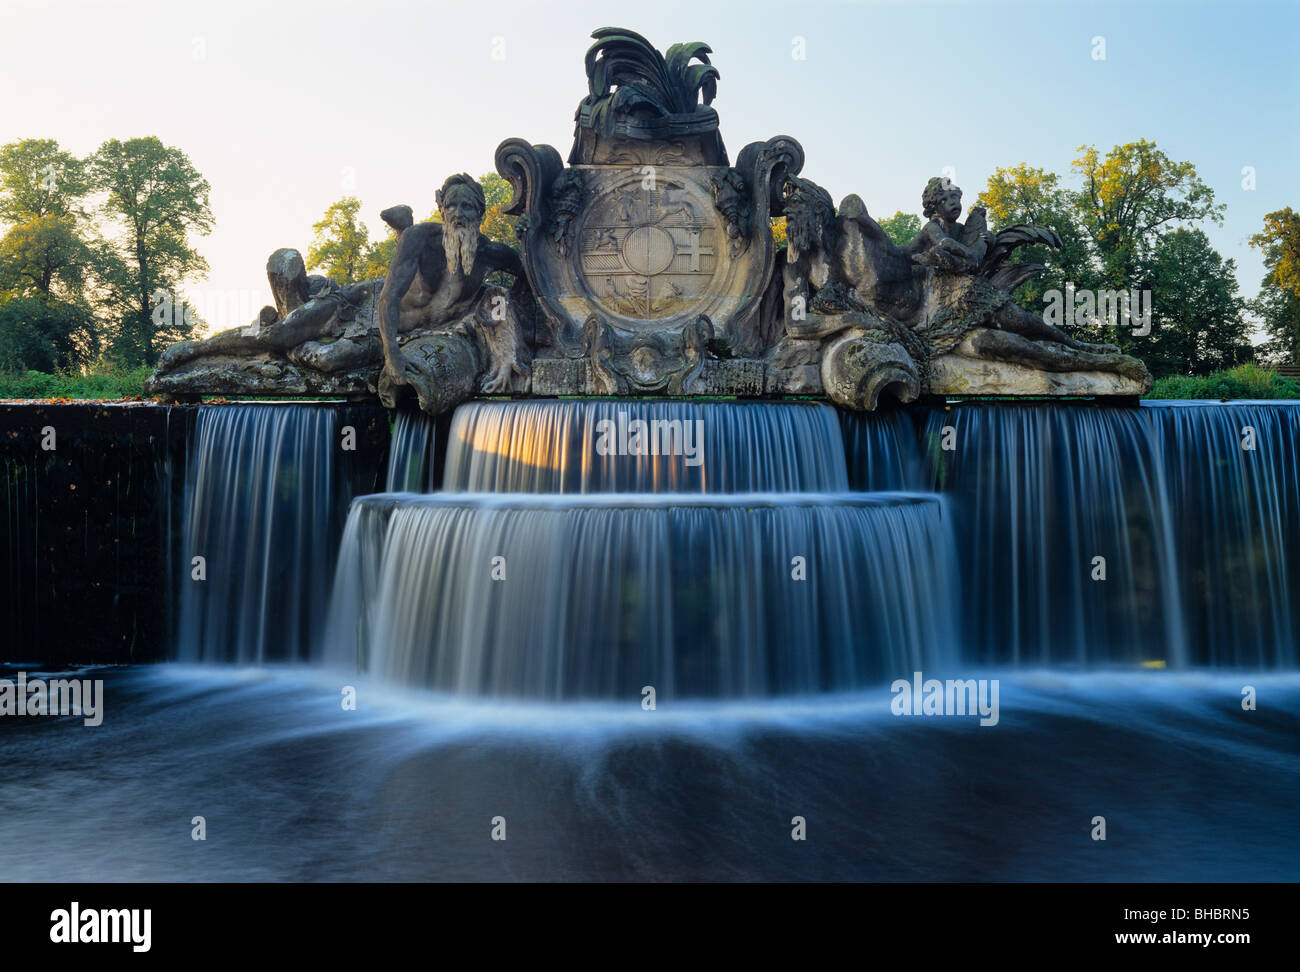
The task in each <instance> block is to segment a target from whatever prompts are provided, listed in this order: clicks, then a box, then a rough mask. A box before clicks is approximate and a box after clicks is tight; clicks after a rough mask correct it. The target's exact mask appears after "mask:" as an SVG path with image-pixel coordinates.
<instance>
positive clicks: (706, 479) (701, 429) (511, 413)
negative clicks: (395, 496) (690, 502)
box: [390, 399, 848, 493]
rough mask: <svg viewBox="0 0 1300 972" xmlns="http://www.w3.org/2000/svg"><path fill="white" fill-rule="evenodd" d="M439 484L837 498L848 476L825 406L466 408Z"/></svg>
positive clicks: (467, 488) (835, 425)
mask: <svg viewBox="0 0 1300 972" xmlns="http://www.w3.org/2000/svg"><path fill="white" fill-rule="evenodd" d="M442 484H443V489H446V490H448V491H452V492H486V493H753V492H781V493H791V492H843V491H845V490H847V489H848V472H847V468H846V466H845V462H844V442H843V437H842V435H841V432H840V425H839V421H838V418H837V415H836V412H835V409H833V408H831V407H830V406H828V405H819V404H802V403H789V402H786V403H767V402H745V403H740V402H676V401H648V400H627V401H613V400H608V399H595V400H585V401H575V400H541V401H530V402H472V403H469V404H466V405H462V406H460V408H458V409H457V410H456V414H455V415H454V416H453V418H452V423H451V432H450V435H449V437H448V443H447V459H446V468H445V471H444V473H443V479H442ZM403 485H405V484H401V485H399V484H394V483H390V488H392V487H393V486H397V488H403ZM406 488H410V486H409V485H406Z"/></svg>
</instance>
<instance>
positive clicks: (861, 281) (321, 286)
mask: <svg viewBox="0 0 1300 972" xmlns="http://www.w3.org/2000/svg"><path fill="white" fill-rule="evenodd" d="M593 37H594V38H595V43H594V44H593V45H592V47H591V48H590V50H589V51H588V52H587V57H586V70H587V87H588V93H587V96H586V97H585V98H584V99H583V100H582V102H581V103H580V104H579V106H578V110H577V113H576V119H575V121H576V124H575V134H574V141H573V147H572V149H571V151H570V153H569V157H568V161H567V164H566V163H565V161H564V160H562V159H561V157H560V154H559V153H558V152H557V151H556V150H555V149H554V148H552V147H550V146H549V145H532V144H530V143H528V142H526V141H524V140H522V139H508V140H507V141H505V142H503V143H501V145H500V146H499V147H498V149H497V153H496V168H497V171H498V172H499V173H500V174H501V175H502V176H503V177H504V178H505V179H506V180H508V182H509V183H510V185H511V187H512V189H513V198H512V199H511V201H510V204H509V206H508V208H507V210H506V212H507V213H509V214H510V215H513V216H516V217H518V219H517V226H516V231H517V233H518V237H519V240H518V244H519V248H518V249H516V248H515V247H512V246H508V245H506V244H504V243H500V242H495V241H493V240H490V239H488V237H486V236H484V235H483V234H482V232H481V231H480V226H481V223H482V221H483V218H484V215H485V213H486V209H487V207H486V200H485V198H484V194H483V191H482V189H481V188H480V186H479V185H478V183H477V182H476V181H475V180H474V179H472V178H470V177H469V176H467V175H454V176H452V177H450V178H449V179H447V180H446V181H445V182H444V183H443V185H442V188H441V189H440V190H439V191H438V193H437V202H438V209H439V214H440V218H441V222H427V223H420V224H413V223H412V219H411V210H410V208H409V207H407V206H395V207H393V208H391V209H388V210H385V211H384V213H383V214H382V216H383V218H384V220H385V222H387V223H388V224H389V225H390V226H392V227H393V228H394V229H395V230H396V232H397V234H398V236H397V245H396V250H395V252H394V256H393V260H392V264H391V266H390V267H389V271H388V274H387V275H386V276H385V277H382V278H379V279H377V280H367V281H363V282H361V283H357V284H353V285H350V286H344V287H340V286H337V285H335V284H334V283H332V282H331V281H329V280H327V279H325V278H323V277H312V276H308V275H307V273H306V269H305V267H304V265H303V261H302V258H301V256H300V255H299V254H298V252H297V251H295V250H277V251H276V252H275V253H273V254H272V255H271V258H270V260H269V261H268V264H267V276H268V278H269V280H270V284H271V291H272V294H273V295H274V300H275V304H274V306H268V307H266V308H264V309H263V310H262V313H261V314H260V315H259V318H258V320H256V321H254V322H253V323H252V324H251V325H249V326H248V327H243V328H235V329H232V330H229V331H223V332H221V333H219V334H216V335H214V336H213V337H211V338H209V339H207V340H205V341H184V342H181V343H179V344H175V345H172V347H170V348H169V349H168V350H167V351H166V352H165V353H164V354H163V357H162V359H161V360H160V362H159V366H158V370H157V371H156V372H155V374H154V375H153V376H152V377H151V378H150V379H149V381H148V383H147V385H146V389H147V391H149V392H151V393H154V394H160V395H164V396H168V397H174V398H187V397H189V398H193V397H197V396H201V395H212V394H224V395H250V396H256V395H275V396H286V395H345V396H349V397H371V396H376V395H377V396H378V397H379V398H380V400H381V401H382V402H383V403H384V404H385V405H388V406H390V407H392V406H393V405H395V404H396V403H397V402H398V401H399V399H401V398H403V397H406V396H413V397H414V398H415V399H416V400H417V401H418V402H419V405H420V407H421V408H422V409H424V410H425V411H426V412H429V413H431V414H437V413H439V412H442V411H445V410H447V409H450V408H452V407H454V406H455V405H456V404H458V403H459V402H461V401H463V400H465V399H467V398H470V397H473V396H476V395H514V396H526V395H533V396H557V395H670V396H739V397H755V398H757V397H780V396H783V395H798V396H825V397H827V398H830V399H831V400H833V401H835V402H837V403H839V404H841V405H844V406H847V407H849V408H855V409H874V408H876V407H877V406H878V405H879V404H880V403H882V402H885V401H888V400H892V399H896V400H899V401H903V402H909V401H913V400H915V399H917V398H920V397H923V396H927V395H932V396H948V395H1030V396H1043V395H1070V396H1093V397H1122V398H1132V397H1136V396H1139V395H1141V394H1144V393H1145V392H1146V391H1148V390H1149V389H1150V385H1151V379H1150V376H1149V375H1148V373H1147V370H1146V368H1145V367H1144V366H1143V365H1142V363H1141V362H1140V361H1138V360H1137V359H1135V358H1132V357H1129V356H1128V355H1125V354H1122V353H1120V351H1119V349H1118V348H1115V347H1112V346H1109V345H1098V344H1088V343H1084V342H1082V341H1080V340H1078V339H1077V338H1075V337H1073V336H1071V335H1069V334H1067V333H1066V332H1064V331H1062V330H1061V329H1060V328H1057V327H1055V326H1053V325H1051V324H1049V323H1047V322H1046V321H1045V320H1044V319H1043V318H1042V317H1039V316H1038V315H1035V314H1032V313H1029V312H1028V311H1025V310H1024V309H1022V308H1021V307H1019V306H1018V305H1017V304H1016V303H1015V302H1014V301H1013V300H1012V298H1011V294H1012V291H1013V290H1014V289H1015V288H1016V287H1017V286H1019V285H1020V284H1021V283H1022V282H1024V281H1025V280H1027V279H1028V278H1029V277H1031V276H1033V275H1034V274H1035V273H1037V272H1039V271H1040V270H1041V269H1042V268H1041V267H1039V266H1035V265H1030V264H1021V263H1012V262H1008V257H1009V256H1010V255H1011V254H1012V253H1013V251H1014V250H1015V249H1016V248H1017V247H1019V246H1023V245H1029V244H1037V245H1046V246H1049V247H1053V246H1060V239H1059V237H1057V235H1056V233H1055V232H1054V231H1052V230H1051V229H1048V228H1043V227H1034V226H1012V227H1007V228H1003V229H1001V230H999V231H998V232H997V233H996V234H994V233H990V232H989V230H988V227H987V226H986V223H985V215H984V211H983V210H982V209H979V208H978V207H977V208H974V209H972V210H971V211H970V213H969V215H968V217H967V220H966V222H965V223H964V224H963V223H962V222H960V218H961V215H962V205H961V190H960V189H959V188H957V187H956V186H954V185H952V183H951V182H949V181H947V180H945V179H939V178H934V179H930V181H929V183H928V184H927V185H926V186H925V189H924V191H923V192H922V196H921V202H922V207H923V211H924V214H925V217H926V218H927V219H928V222H927V223H926V224H925V226H924V227H923V228H922V230H921V232H920V233H918V234H917V236H916V237H915V239H913V240H911V241H910V242H908V243H907V244H906V245H903V246H898V245H896V244H895V243H893V242H892V241H891V240H890V239H889V237H888V236H887V235H886V234H885V232H884V230H882V229H881V227H880V225H879V224H878V223H877V222H876V221H875V220H874V219H873V218H872V217H871V216H870V215H869V214H868V212H867V207H866V205H865V204H864V203H863V201H862V200H861V198H859V197H858V196H856V195H850V196H848V197H846V198H845V199H844V200H843V201H842V202H841V203H840V206H839V209H838V211H837V210H836V208H835V206H834V204H833V202H832V200H831V197H830V195H829V194H828V193H827V192H826V191H825V190H824V189H822V188H821V187H820V186H818V185H817V184H816V183H814V182H812V181H810V180H808V179H806V178H803V177H801V175H800V173H801V171H802V168H803V163H804V153H803V149H802V148H801V147H800V146H799V143H798V142H796V141H795V140H794V139H792V138H789V137H786V136H777V137H775V138H771V139H769V140H767V141H766V142H754V143H751V144H749V145H747V146H745V147H744V148H743V149H742V150H741V151H740V153H739V154H738V155H737V156H736V158H735V162H734V164H732V163H731V161H730V160H729V157H728V154H727V150H726V148H725V146H724V145H723V142H722V136H721V133H720V131H719V125H718V115H717V112H716V111H715V110H714V109H713V108H712V103H713V100H714V97H715V95H716V93H717V82H718V78H719V74H718V70H717V69H716V68H715V67H714V66H713V65H712V64H711V63H710V61H709V55H710V54H711V53H712V52H711V50H710V48H709V47H707V46H706V45H704V44H698V43H693V44H676V45H674V46H672V47H670V48H669V49H668V51H667V52H666V53H665V54H660V53H659V51H657V50H656V49H655V48H654V47H652V46H651V45H650V43H649V42H648V41H646V40H645V39H644V38H643V37H641V36H640V35H638V34H635V33H633V32H632V31H628V30H621V29H617V28H606V29H602V30H599V31H596V33H595V34H594V35H593ZM778 216H785V217H786V227H787V240H788V242H787V245H786V247H784V248H778V247H777V246H776V244H775V241H774V238H773V234H772V220H773V218H774V217H778ZM494 273H495V274H496V276H495V277H494V278H493V279H500V278H501V276H502V275H504V276H505V277H506V278H507V279H508V280H512V281H513V282H512V283H510V286H508V287H506V286H499V285H495V284H489V283H488V282H487V281H488V277H489V274H494Z"/></svg>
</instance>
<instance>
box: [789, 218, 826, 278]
mask: <svg viewBox="0 0 1300 972" xmlns="http://www.w3.org/2000/svg"><path fill="white" fill-rule="evenodd" d="M822 244H823V241H822V236H821V234H820V233H818V232H817V228H816V224H815V223H814V222H813V221H812V220H804V219H793V220H787V222H786V246H787V248H788V250H789V252H788V253H787V255H786V259H787V260H788V262H790V263H798V262H799V261H800V260H801V259H802V258H803V257H804V256H805V255H807V256H808V260H809V275H808V279H809V281H810V282H811V283H812V285H813V286H814V287H822V286H825V284H826V281H827V280H829V279H830V275H831V266H830V261H829V260H827V258H826V250H825V249H824V247H823V245H822Z"/></svg>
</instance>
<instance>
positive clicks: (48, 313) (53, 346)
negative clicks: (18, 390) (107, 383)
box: [0, 295, 99, 372]
mask: <svg viewBox="0 0 1300 972" xmlns="http://www.w3.org/2000/svg"><path fill="white" fill-rule="evenodd" d="M98 348H99V344H98V339H97V331H96V327H95V317H94V311H93V310H92V309H91V307H90V306H89V305H87V304H85V303H79V302H73V301H65V300H57V299H54V298H50V297H47V296H45V295H33V296H25V297H21V296H20V297H9V298H7V299H4V300H0V371H4V372H24V371H46V372H55V371H61V370H64V369H72V368H79V367H84V366H86V365H89V364H90V363H91V361H92V360H93V359H94V357H95V354H96V353H97V351H98Z"/></svg>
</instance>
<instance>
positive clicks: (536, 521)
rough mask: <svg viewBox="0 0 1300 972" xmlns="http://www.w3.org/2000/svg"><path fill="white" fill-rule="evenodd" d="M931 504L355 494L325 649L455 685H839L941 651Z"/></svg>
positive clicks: (859, 497) (947, 625)
mask: <svg viewBox="0 0 1300 972" xmlns="http://www.w3.org/2000/svg"><path fill="white" fill-rule="evenodd" d="M941 514H942V511H941V504H940V501H939V500H938V499H935V498H919V497H917V496H915V495H911V494H897V495H890V494H874V495H870V496H868V495H865V494H846V493H840V494H831V495H818V494H809V493H795V494H781V495H776V494H739V495H734V496H729V497H727V498H726V499H725V500H724V499H722V498H719V497H712V496H710V497H706V496H703V495H699V494H696V495H683V494H668V495H655V494H598V495H592V496H585V497H566V496H550V497H540V496H524V495H521V494H498V495H489V494H438V495H436V496H427V497H418V498H417V497H410V496H370V497H363V498H361V499H359V500H358V501H357V502H356V503H355V504H354V506H353V510H352V522H351V523H350V524H349V528H348V532H347V534H346V537H345V540H344V550H343V553H342V560H341V563H340V568H339V573H338V581H337V584H336V588H335V597H334V612H335V613H334V616H333V617H332V619H331V624H330V632H331V644H330V648H329V655H330V657H331V658H332V660H334V661H337V662H340V663H343V664H347V663H353V664H358V663H359V664H360V665H361V667H364V668H367V669H368V670H370V671H373V672H376V673H378V674H380V675H382V676H384V677H386V678H389V679H392V680H395V681H398V682H403V683H408V684H417V685H427V686H432V687H435V688H438V689H443V690H447V691H454V692H459V693H464V694H472V695H504V696H527V697H543V698H576V697H582V698H613V697H620V696H621V697H624V698H631V697H635V696H636V695H637V694H638V693H639V692H640V691H641V689H642V687H643V686H645V685H652V686H655V688H656V691H657V692H659V693H660V694H670V695H674V696H679V697H682V696H697V697H698V696H726V697H735V696H763V695H778V694H779V695H789V694H798V693H809V692H821V691H830V690H843V689H848V688H853V687H859V686H862V685H866V684H870V683H876V682H879V681H881V680H883V679H886V678H890V677H895V676H897V675H899V674H906V673H911V672H912V671H914V670H916V669H917V668H918V667H921V666H924V665H927V664H939V663H942V662H945V661H952V660H954V658H952V657H950V656H948V655H947V654H946V652H947V650H948V649H950V648H951V647H952V646H953V645H954V632H953V629H952V625H951V618H950V617H949V616H948V615H947V614H946V613H945V612H944V611H942V610H939V611H936V610H935V605H936V602H941V601H943V600H945V599H953V600H955V598H956V583H955V578H954V577H953V575H952V573H951V548H950V545H951V541H950V539H949V538H948V536H947V532H946V525H945V524H944V523H943V520H942V515H941ZM796 558H799V559H801V560H802V564H801V565H799V560H797V559H796ZM792 565H794V566H792Z"/></svg>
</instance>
